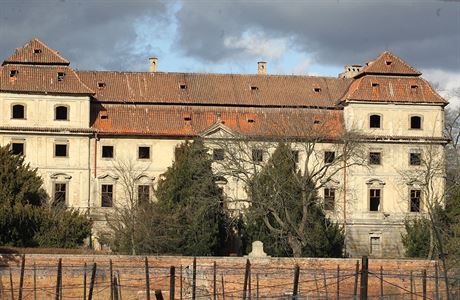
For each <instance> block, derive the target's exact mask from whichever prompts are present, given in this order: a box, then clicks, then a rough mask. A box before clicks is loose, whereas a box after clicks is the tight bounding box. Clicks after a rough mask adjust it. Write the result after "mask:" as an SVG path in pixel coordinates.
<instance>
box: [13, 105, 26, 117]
mask: <svg viewBox="0 0 460 300" xmlns="http://www.w3.org/2000/svg"><path fill="white" fill-rule="evenodd" d="M11 117H12V118H13V119H25V118H26V107H25V106H24V105H21V104H15V105H13V107H12V109H11Z"/></svg>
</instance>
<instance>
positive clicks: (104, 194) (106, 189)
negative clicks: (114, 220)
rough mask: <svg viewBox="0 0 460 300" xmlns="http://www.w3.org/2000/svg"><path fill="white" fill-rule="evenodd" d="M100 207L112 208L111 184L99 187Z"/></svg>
mask: <svg viewBox="0 0 460 300" xmlns="http://www.w3.org/2000/svg"><path fill="white" fill-rule="evenodd" d="M101 206H102V207H112V206H113V184H103V185H102V186H101Z"/></svg>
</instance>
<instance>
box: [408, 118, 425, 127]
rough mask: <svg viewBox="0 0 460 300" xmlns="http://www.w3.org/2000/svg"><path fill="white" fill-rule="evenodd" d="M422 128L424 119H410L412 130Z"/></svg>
mask: <svg viewBox="0 0 460 300" xmlns="http://www.w3.org/2000/svg"><path fill="white" fill-rule="evenodd" d="M421 128H422V117H419V116H412V117H410V129H421Z"/></svg>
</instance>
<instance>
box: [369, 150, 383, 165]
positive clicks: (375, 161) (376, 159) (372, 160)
mask: <svg viewBox="0 0 460 300" xmlns="http://www.w3.org/2000/svg"><path fill="white" fill-rule="evenodd" d="M381 163H382V153H380V152H370V153H369V164H370V165H380V164H381Z"/></svg>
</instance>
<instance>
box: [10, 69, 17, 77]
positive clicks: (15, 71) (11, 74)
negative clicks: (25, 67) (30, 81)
mask: <svg viewBox="0 0 460 300" xmlns="http://www.w3.org/2000/svg"><path fill="white" fill-rule="evenodd" d="M17 75H18V70H10V77H16V76H17Z"/></svg>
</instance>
